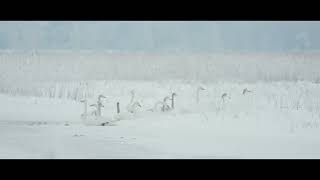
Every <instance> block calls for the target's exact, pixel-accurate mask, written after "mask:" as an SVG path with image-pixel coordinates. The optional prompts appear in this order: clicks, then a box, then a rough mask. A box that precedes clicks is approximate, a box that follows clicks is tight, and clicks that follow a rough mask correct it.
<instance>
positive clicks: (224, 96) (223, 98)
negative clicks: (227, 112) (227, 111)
mask: <svg viewBox="0 0 320 180" xmlns="http://www.w3.org/2000/svg"><path fill="white" fill-rule="evenodd" d="M227 96H228V94H227V93H223V94H222V96H221V99H222V101H223V102H225V98H226V97H227Z"/></svg>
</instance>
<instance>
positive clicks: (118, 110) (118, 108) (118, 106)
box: [117, 102, 120, 114]
mask: <svg viewBox="0 0 320 180" xmlns="http://www.w3.org/2000/svg"><path fill="white" fill-rule="evenodd" d="M117 113H118V114H120V104H119V102H117Z"/></svg>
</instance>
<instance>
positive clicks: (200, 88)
mask: <svg viewBox="0 0 320 180" xmlns="http://www.w3.org/2000/svg"><path fill="white" fill-rule="evenodd" d="M203 90H206V89H205V88H204V87H202V86H199V87H198V88H197V96H196V100H197V103H199V102H200V91H203Z"/></svg>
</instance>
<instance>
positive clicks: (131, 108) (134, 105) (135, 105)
mask: <svg viewBox="0 0 320 180" xmlns="http://www.w3.org/2000/svg"><path fill="white" fill-rule="evenodd" d="M130 93H131V100H130V102H129V104H128V105H127V111H128V112H130V113H136V112H137V110H138V108H139V107H141V104H140V103H139V102H138V101H134V98H135V91H134V90H131V91H130Z"/></svg>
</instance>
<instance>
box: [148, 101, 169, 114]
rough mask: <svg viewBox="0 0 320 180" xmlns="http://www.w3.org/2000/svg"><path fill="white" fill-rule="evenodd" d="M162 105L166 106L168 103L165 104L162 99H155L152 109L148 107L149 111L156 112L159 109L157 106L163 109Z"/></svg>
mask: <svg viewBox="0 0 320 180" xmlns="http://www.w3.org/2000/svg"><path fill="white" fill-rule="evenodd" d="M164 107H168V104H166V103H165V102H163V101H157V102H156V103H155V104H154V106H153V108H152V109H149V111H152V112H156V111H158V110H159V108H160V109H161V111H164V109H165V108H164Z"/></svg>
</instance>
